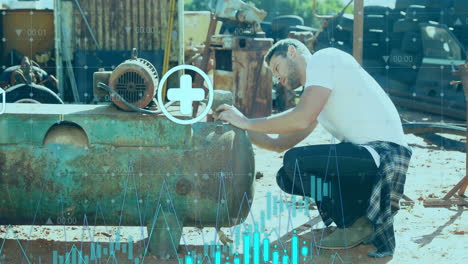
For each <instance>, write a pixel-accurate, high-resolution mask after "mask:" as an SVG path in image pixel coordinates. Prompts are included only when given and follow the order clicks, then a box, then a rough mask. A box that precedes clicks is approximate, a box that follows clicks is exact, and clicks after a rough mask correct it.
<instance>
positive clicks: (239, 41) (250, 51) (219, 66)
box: [210, 1, 273, 117]
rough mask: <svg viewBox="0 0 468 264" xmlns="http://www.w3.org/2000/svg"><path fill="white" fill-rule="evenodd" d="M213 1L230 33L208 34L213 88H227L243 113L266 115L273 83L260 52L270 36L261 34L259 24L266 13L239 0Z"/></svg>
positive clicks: (268, 45) (269, 110)
mask: <svg viewBox="0 0 468 264" xmlns="http://www.w3.org/2000/svg"><path fill="white" fill-rule="evenodd" d="M217 3H218V5H217V6H216V15H217V17H220V18H224V19H225V20H226V21H225V22H228V24H230V25H231V27H230V29H226V30H227V31H229V32H230V33H228V34H221V35H214V36H212V38H211V42H210V48H211V49H212V51H214V52H213V54H214V74H213V75H214V84H215V89H219V90H226V91H231V92H232V93H233V96H234V103H235V105H236V106H237V107H238V108H239V109H240V110H241V111H242V112H243V113H244V114H245V115H246V116H248V117H263V116H269V115H271V108H272V106H271V104H272V86H273V83H272V75H271V72H270V71H269V70H268V69H266V68H265V67H264V66H263V56H264V55H265V53H266V52H267V51H268V49H269V48H270V47H271V46H272V45H273V39H270V38H265V33H263V32H260V31H261V29H260V26H259V23H260V21H262V20H263V19H264V18H265V16H266V13H265V12H264V11H261V10H258V9H256V8H255V7H253V6H252V5H248V4H245V3H243V2H242V1H218V2H217ZM221 30H223V29H221ZM221 33H223V32H221Z"/></svg>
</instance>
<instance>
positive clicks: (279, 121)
mask: <svg viewBox="0 0 468 264" xmlns="http://www.w3.org/2000/svg"><path fill="white" fill-rule="evenodd" d="M308 118H310V115H307V114H306V113H303V112H301V111H300V110H298V109H296V108H293V109H290V110H288V111H286V112H282V113H279V114H276V115H273V116H269V117H263V118H254V119H249V122H248V126H247V128H246V129H247V130H248V131H253V132H257V133H264V134H284V133H295V132H298V131H302V130H304V129H307V128H308V127H310V125H311V124H312V123H313V122H314V121H315V120H308Z"/></svg>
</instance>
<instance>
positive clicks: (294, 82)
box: [270, 55, 302, 89]
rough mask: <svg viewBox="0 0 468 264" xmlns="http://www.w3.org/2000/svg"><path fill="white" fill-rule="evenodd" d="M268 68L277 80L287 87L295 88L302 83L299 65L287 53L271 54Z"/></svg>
mask: <svg viewBox="0 0 468 264" xmlns="http://www.w3.org/2000/svg"><path fill="white" fill-rule="evenodd" d="M270 69H271V71H272V73H273V75H274V76H275V77H276V78H278V82H280V83H281V84H282V85H284V86H286V87H287V88H288V89H296V88H297V87H299V86H301V85H302V83H301V78H300V69H299V65H298V64H297V62H295V61H294V60H292V59H291V58H290V56H289V55H286V56H282V55H273V57H272V58H271V60H270Z"/></svg>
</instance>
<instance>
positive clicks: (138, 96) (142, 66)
mask: <svg viewBox="0 0 468 264" xmlns="http://www.w3.org/2000/svg"><path fill="white" fill-rule="evenodd" d="M98 82H104V83H108V84H109V87H110V88H111V89H112V90H113V91H114V92H116V93H117V94H119V95H120V96H122V97H123V98H124V99H125V100H126V101H127V102H128V103H130V104H132V105H134V106H136V107H138V108H145V107H146V106H148V104H149V103H150V102H151V101H152V100H153V98H154V96H155V94H156V89H157V87H158V83H159V76H158V72H157V70H156V68H155V67H154V66H153V65H152V64H151V63H150V62H149V61H147V60H145V59H142V58H138V53H137V50H136V49H133V51H132V58H131V59H129V60H126V61H124V62H123V63H121V64H120V65H118V66H117V67H116V68H115V69H114V70H113V71H100V72H95V73H94V95H95V97H97V99H99V98H101V99H102V98H103V97H105V96H108V93H107V92H106V91H104V90H102V89H100V88H99V87H98V85H97V84H98ZM110 98H111V99H112V102H113V103H114V104H115V105H116V106H118V107H119V108H120V109H122V110H125V111H130V110H131V109H130V108H129V107H128V106H126V105H125V104H124V103H123V102H122V101H121V100H119V99H118V98H116V97H115V96H110Z"/></svg>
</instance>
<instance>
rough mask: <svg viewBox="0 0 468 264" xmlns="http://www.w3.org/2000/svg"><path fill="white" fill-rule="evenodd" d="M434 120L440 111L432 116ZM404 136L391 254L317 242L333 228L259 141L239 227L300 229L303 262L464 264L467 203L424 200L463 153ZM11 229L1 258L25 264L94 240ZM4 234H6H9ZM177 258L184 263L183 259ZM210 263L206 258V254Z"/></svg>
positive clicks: (191, 243)
mask: <svg viewBox="0 0 468 264" xmlns="http://www.w3.org/2000/svg"><path fill="white" fill-rule="evenodd" d="M403 115H404V116H405V117H406V118H407V119H408V118H409V119H411V118H412V119H413V120H415V121H421V120H428V118H427V117H424V116H420V115H411V113H409V112H404V113H403ZM429 119H430V120H434V119H437V118H434V117H429ZM451 137H452V138H454V139H457V140H460V141H463V140H464V139H463V138H462V137H453V136H451ZM406 138H407V140H408V142H409V144H410V146H411V147H412V149H413V158H412V160H411V165H410V168H409V171H408V174H407V181H406V186H405V194H406V195H407V196H409V197H410V198H412V199H413V200H414V201H415V205H414V206H410V207H404V208H403V209H402V210H400V212H399V213H398V214H397V216H396V217H395V232H396V240H397V247H396V252H395V255H394V256H393V257H387V258H382V259H373V258H369V257H367V253H368V252H369V251H374V250H375V249H374V248H373V246H371V245H360V246H358V247H355V248H352V249H347V250H337V251H334V250H318V249H317V248H315V247H314V246H313V245H314V242H317V241H319V240H320V238H321V237H322V236H324V235H326V234H327V233H328V232H330V231H331V230H332V229H333V227H331V228H328V229H324V226H323V224H322V223H321V219H320V217H319V216H318V211H317V210H316V209H314V208H313V207H311V210H304V208H305V206H304V203H303V199H302V198H301V197H294V198H293V197H291V196H289V195H287V194H285V193H283V192H281V190H280V189H279V188H278V187H277V185H276V181H275V174H276V172H277V170H278V169H279V168H280V167H281V166H282V157H283V154H284V153H274V152H269V151H265V150H262V149H259V148H257V147H255V148H254V151H255V160H256V171H257V172H261V173H262V174H263V177H261V178H260V179H258V180H256V183H255V197H254V200H253V204H252V210H251V215H250V216H249V219H247V221H246V222H245V223H243V225H241V230H242V231H244V230H245V229H246V228H250V230H251V229H252V227H253V226H254V225H255V224H257V225H259V228H260V230H262V229H263V231H264V233H262V234H261V236H260V237H261V239H263V238H264V237H265V236H264V234H265V233H266V234H269V236H268V238H269V239H270V241H271V247H270V250H279V251H282V250H283V249H286V250H288V251H289V250H290V248H291V238H292V235H293V232H294V231H295V232H296V234H298V236H299V244H300V245H306V246H308V248H309V251H308V254H305V255H307V256H306V258H305V261H304V259H303V258H302V256H301V257H300V261H301V262H306V263H453V264H454V263H466V259H468V236H467V232H468V215H467V213H466V208H464V209H465V210H463V207H460V208H458V207H451V208H425V207H424V206H423V204H422V200H423V199H427V198H429V197H433V198H434V197H442V196H443V195H445V193H447V191H448V190H450V189H451V188H452V187H453V186H454V185H455V183H457V182H458V181H459V180H460V179H461V178H462V177H463V175H464V174H465V153H461V152H456V151H446V150H443V148H441V147H439V146H435V145H430V144H427V143H426V142H424V140H423V139H421V138H419V137H416V136H414V135H406ZM331 139H332V137H331V135H330V134H328V133H327V132H326V131H325V130H324V129H323V128H322V127H320V126H319V127H317V129H316V130H315V131H314V132H313V133H312V134H311V135H310V136H309V137H308V138H306V139H305V140H304V141H303V142H302V143H301V144H300V145H311V144H324V143H330V142H331ZM268 193H270V195H271V197H272V203H273V201H275V200H274V199H276V201H277V202H278V203H276V206H275V205H272V206H273V208H276V210H275V209H273V211H270V213H271V217H270V218H268V217H264V219H265V220H264V221H262V220H261V219H262V214H266V212H267V210H266V206H267V197H268V195H269V194H268ZM280 201H283V206H282V207H283V208H282V209H283V210H281V202H280ZM307 207H308V206H307ZM262 212H263V213H262ZM7 230H8V229H7V227H6V226H0V263H1V264H3V263H28V262H27V261H25V260H24V258H22V256H23V255H22V254H23V253H22V252H25V254H26V255H28V257H29V260H30V262H31V263H52V260H51V255H52V254H51V252H52V250H58V251H59V252H62V253H63V252H64V251H66V250H67V249H68V250H70V248H71V247H72V245H73V244H76V245H80V247H81V246H83V249H84V251H87V249H88V247H89V243H88V242H89V241H90V240H89V239H90V238H89V237H87V236H86V238H85V239H84V241H85V243H83V244H82V243H80V241H81V237H82V235H83V230H82V228H81V227H63V226H58V227H53V226H34V227H32V226H13V227H12V228H11V229H9V230H8V232H7ZM11 231H15V232H11ZM223 231H224V232H225V233H226V235H228V236H229V237H230V238H231V239H233V240H234V242H233V243H232V244H231V245H230V247H229V248H227V247H223V251H224V252H225V253H224V254H223V257H224V256H227V255H228V252H229V251H230V252H238V253H240V255H239V256H240V257H242V253H243V251H242V243H241V240H242V239H241V237H240V236H239V233H237V232H236V228H231V229H229V228H223ZM86 232H88V231H86ZM90 232H93V234H94V236H95V239H97V240H99V241H102V242H106V241H109V240H112V239H113V238H114V235H115V232H116V228H115V227H97V228H96V229H94V227H93V228H92V230H91V231H90ZM236 233H237V234H236ZM130 235H131V236H132V237H134V238H135V239H136V240H140V242H139V243H136V245H135V255H136V256H138V254H139V253H138V252H140V253H141V252H142V248H143V247H144V243H145V241H146V240H144V238H145V237H147V232H146V230H145V229H142V228H139V227H129V228H124V229H123V230H122V239H121V241H122V243H124V242H126V239H127V238H128V236H130ZM5 237H7V238H9V239H7V240H5V239H4V238H5ZM14 237H17V238H18V239H19V241H18V242H17V241H16V240H14V239H12V238H14ZM142 238H143V240H142ZM28 240H29V242H28ZM183 241H185V243H184V242H183ZM213 242H215V243H218V244H220V242H219V239H218V236H217V235H216V232H215V231H214V229H213V228H204V229H197V228H184V232H183V240H182V241H181V243H182V244H183V245H182V246H180V247H179V253H180V254H179V255H180V256H183V255H184V253H185V252H187V250H189V251H197V252H198V253H203V250H204V247H203V244H204V243H209V244H210V243H213ZM304 243H305V244H304ZM105 244H106V243H104V244H103V245H105ZM20 245H21V246H20ZM275 246H277V247H275ZM22 248H23V249H22ZM23 250H24V251H23ZM287 254H288V253H287ZM280 255H281V256H282V254H280ZM288 255H290V254H288ZM39 257H40V260H39ZM21 259H23V261H21ZM463 259H465V261H463ZM281 260H282V257H281V258H280V261H281ZM180 261H182V262H183V260H182V259H180ZM143 262H144V263H178V261H176V260H172V261H162V260H155V259H154V258H153V257H151V256H150V257H145V258H144V259H140V263H143ZM205 262H207V263H208V261H206V259H205ZM225 262H230V263H233V259H232V257H231V259H230V260H224V261H223V263H225ZM70 263H72V262H71V261H70ZM92 263H95V262H92ZM96 263H135V262H134V261H129V260H128V258H127V256H126V255H124V254H120V253H118V254H117V256H116V258H115V259H114V258H108V257H106V258H104V257H103V258H102V259H101V261H100V262H96ZM213 263H214V262H213ZM241 263H242V261H241Z"/></svg>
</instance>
